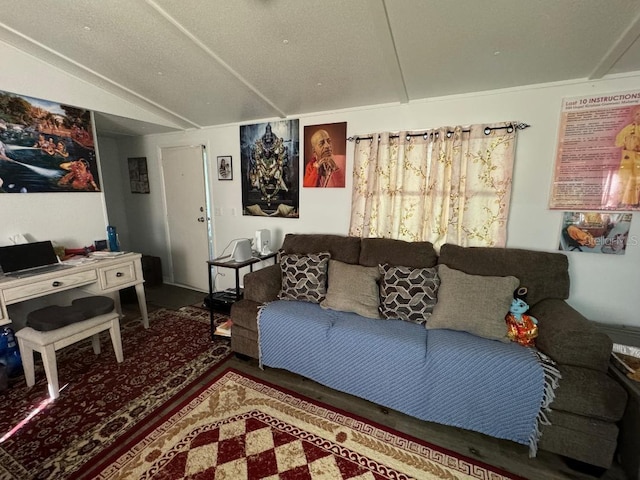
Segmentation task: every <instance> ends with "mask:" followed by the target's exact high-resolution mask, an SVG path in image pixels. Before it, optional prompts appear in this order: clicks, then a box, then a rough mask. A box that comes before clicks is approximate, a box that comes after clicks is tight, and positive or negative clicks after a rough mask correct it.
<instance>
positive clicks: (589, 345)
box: [529, 299, 613, 372]
mask: <svg viewBox="0 0 640 480" xmlns="http://www.w3.org/2000/svg"><path fill="white" fill-rule="evenodd" d="M529 313H530V314H531V315H533V316H534V317H535V318H537V319H538V338H537V339H536V345H537V347H538V348H539V349H540V351H541V352H543V353H546V354H547V355H548V356H549V357H551V358H552V359H553V360H555V361H556V362H557V363H559V364H564V365H574V366H577V367H585V368H591V369H593V370H598V371H601V372H606V371H607V369H608V367H609V359H610V356H611V349H612V348H613V342H612V341H611V339H610V338H609V337H608V336H607V335H606V334H605V333H603V332H601V331H600V330H598V328H597V327H596V326H595V325H593V324H592V323H591V322H589V320H587V319H586V318H585V317H584V316H582V314H580V313H579V312H578V311H577V310H575V309H574V308H573V307H571V306H570V305H569V304H568V303H567V302H565V301H564V300H559V299H547V300H543V301H541V302H538V303H537V304H535V305H534V306H533V307H532V308H531V311H530V312H529Z"/></svg>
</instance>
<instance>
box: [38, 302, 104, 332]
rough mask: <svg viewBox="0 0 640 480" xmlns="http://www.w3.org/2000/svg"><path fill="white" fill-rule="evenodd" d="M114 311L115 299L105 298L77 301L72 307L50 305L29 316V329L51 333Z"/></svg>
mask: <svg viewBox="0 0 640 480" xmlns="http://www.w3.org/2000/svg"><path fill="white" fill-rule="evenodd" d="M111 310H113V299H111V298H109V297H103V296H94V297H84V298H78V299H75V300H74V301H73V302H72V303H71V305H68V306H65V307H61V306H59V305H50V306H48V307H44V308H39V309H38V310H34V311H33V312H29V314H28V315H27V323H26V324H27V327H31V328H33V329H34V330H38V331H40V332H49V331H51V330H56V329H58V328H62V327H66V326H67V325H71V324H72V323H76V322H81V321H83V320H86V319H88V318H92V317H96V316H98V315H103V314H105V313H109V312H110V311H111Z"/></svg>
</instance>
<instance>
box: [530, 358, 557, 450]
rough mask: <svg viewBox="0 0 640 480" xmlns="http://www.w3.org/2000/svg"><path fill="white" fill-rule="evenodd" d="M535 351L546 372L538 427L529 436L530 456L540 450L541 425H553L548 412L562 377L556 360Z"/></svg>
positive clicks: (537, 420)
mask: <svg viewBox="0 0 640 480" xmlns="http://www.w3.org/2000/svg"><path fill="white" fill-rule="evenodd" d="M533 352H534V353H535V354H536V356H537V357H538V362H539V363H540V366H542V371H543V373H544V392H543V394H542V402H541V404H540V410H539V412H538V416H537V418H536V427H535V429H534V431H533V432H532V433H531V437H529V457H530V458H533V457H535V456H536V454H537V452H538V441H539V440H540V436H541V435H542V433H541V431H540V427H541V425H551V421H550V420H549V417H548V416H547V412H550V411H551V408H550V405H551V403H552V402H553V400H554V399H555V398H556V392H555V390H556V388H558V384H559V381H560V379H561V378H562V375H561V374H560V371H559V370H558V369H557V368H556V362H554V361H553V360H551V358H549V357H548V356H547V355H545V354H544V353H542V352H541V351H539V350H533Z"/></svg>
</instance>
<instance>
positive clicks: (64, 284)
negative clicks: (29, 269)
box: [4, 270, 98, 303]
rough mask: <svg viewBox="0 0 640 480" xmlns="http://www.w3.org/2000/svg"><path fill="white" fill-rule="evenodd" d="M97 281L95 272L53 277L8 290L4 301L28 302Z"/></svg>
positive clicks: (89, 271)
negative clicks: (31, 299) (30, 299)
mask: <svg viewBox="0 0 640 480" xmlns="http://www.w3.org/2000/svg"><path fill="white" fill-rule="evenodd" d="M97 279H98V277H97V275H96V271H95V270H88V271H85V272H77V273H71V274H69V273H68V274H65V275H60V276H59V277H52V278H50V279H48V280H39V281H37V282H34V283H29V284H27V285H21V286H19V287H12V288H7V289H6V290H5V291H4V299H5V301H6V302H7V303H13V302H16V301H22V300H28V299H29V298H35V297H41V296H42V295H45V294H49V293H53V292H55V291H58V290H59V291H63V290H68V289H70V288H75V287H80V286H82V285H87V284H88V283H92V282H95V281H96V280H97Z"/></svg>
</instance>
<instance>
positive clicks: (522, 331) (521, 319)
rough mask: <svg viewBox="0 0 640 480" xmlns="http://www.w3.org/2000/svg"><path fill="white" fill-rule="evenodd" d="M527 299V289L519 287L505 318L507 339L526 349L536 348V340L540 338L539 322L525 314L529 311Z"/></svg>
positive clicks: (514, 293)
mask: <svg viewBox="0 0 640 480" xmlns="http://www.w3.org/2000/svg"><path fill="white" fill-rule="evenodd" d="M526 298H527V287H519V288H518V289H516V291H515V292H513V300H512V302H511V307H509V313H507V316H506V317H505V321H506V322H507V337H509V339H511V341H513V342H518V343H519V344H520V345H524V346H525V347H535V339H536V337H537V336H538V320H536V319H535V318H534V317H532V316H531V315H527V314H526V313H525V312H526V311H528V310H529V304H528V303H527V302H526Z"/></svg>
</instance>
